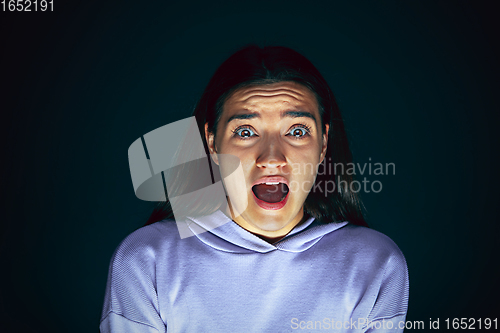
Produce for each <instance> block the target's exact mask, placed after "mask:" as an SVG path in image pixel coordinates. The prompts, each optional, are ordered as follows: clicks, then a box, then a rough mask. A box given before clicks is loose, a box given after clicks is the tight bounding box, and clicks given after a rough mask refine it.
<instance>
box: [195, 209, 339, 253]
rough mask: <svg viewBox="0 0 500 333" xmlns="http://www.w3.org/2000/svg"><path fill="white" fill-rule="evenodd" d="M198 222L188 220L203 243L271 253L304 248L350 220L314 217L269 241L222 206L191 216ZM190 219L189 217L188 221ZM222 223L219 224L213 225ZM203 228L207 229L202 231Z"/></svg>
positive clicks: (219, 247) (238, 251)
mask: <svg viewBox="0 0 500 333" xmlns="http://www.w3.org/2000/svg"><path fill="white" fill-rule="evenodd" d="M187 219H188V220H190V221H192V222H194V223H195V224H196V225H193V224H192V223H187V225H188V226H189V228H190V229H191V230H192V231H193V233H194V234H195V236H193V237H197V238H199V239H200V240H201V241H202V242H203V243H205V244H207V245H209V246H211V247H213V248H215V249H218V250H221V251H225V252H233V253H252V252H260V253H267V252H271V251H286V252H302V251H305V250H307V249H309V248H310V247H311V246H313V245H314V244H316V243H317V242H318V241H319V240H320V239H321V238H322V237H323V236H324V235H326V234H328V233H331V232H333V231H335V230H337V229H339V228H341V227H343V226H345V225H346V224H347V223H348V222H338V223H337V222H331V223H327V224H325V223H319V222H318V221H316V220H315V219H314V218H313V217H311V218H309V219H307V220H306V221H304V223H302V224H300V225H298V226H297V227H295V228H294V229H292V231H290V232H289V233H288V235H287V236H286V237H284V238H282V239H281V240H279V241H278V242H276V243H273V244H271V243H268V242H266V241H265V240H263V239H261V238H259V237H257V236H255V235H254V234H252V233H251V232H249V231H247V230H245V229H243V228H242V227H240V226H239V225H238V224H237V223H236V222H234V221H233V220H231V219H230V218H229V217H228V216H227V215H226V214H224V213H223V212H222V211H221V210H217V211H216V212H214V213H212V214H210V215H206V216H202V217H196V218H193V217H187ZM188 222H189V221H188ZM214 225H219V226H218V227H216V228H213V229H212V228H211V227H210V226H214ZM200 228H202V230H204V231H205V232H201V233H200Z"/></svg>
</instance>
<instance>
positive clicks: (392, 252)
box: [331, 224, 406, 267]
mask: <svg viewBox="0 0 500 333" xmlns="http://www.w3.org/2000/svg"><path fill="white" fill-rule="evenodd" d="M331 236H332V237H333V238H332V242H334V243H335V244H336V247H337V248H338V249H340V250H341V251H342V252H344V253H346V254H350V255H355V256H356V257H359V258H362V259H364V260H371V261H376V262H379V263H380V264H382V262H384V263H386V264H392V265H396V266H404V267H406V260H405V257H404V255H403V252H402V251H401V250H400V248H399V247H398V246H397V245H396V243H395V242H394V241H393V240H392V239H391V238H390V237H388V236H387V235H385V234H383V233H381V232H379V231H376V230H373V229H370V228H367V227H361V226H356V225H353V224H347V225H346V226H344V227H342V228H340V229H338V230H337V231H335V232H333V233H332V235H331Z"/></svg>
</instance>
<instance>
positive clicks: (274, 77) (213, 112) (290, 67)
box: [146, 45, 367, 226]
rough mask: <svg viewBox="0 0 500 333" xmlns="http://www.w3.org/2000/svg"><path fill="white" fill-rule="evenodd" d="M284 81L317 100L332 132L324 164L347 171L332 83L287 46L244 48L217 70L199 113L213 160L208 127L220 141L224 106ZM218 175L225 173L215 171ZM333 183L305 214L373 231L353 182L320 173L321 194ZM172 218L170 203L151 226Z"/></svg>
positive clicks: (310, 201)
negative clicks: (244, 90)
mask: <svg viewBox="0 0 500 333" xmlns="http://www.w3.org/2000/svg"><path fill="white" fill-rule="evenodd" d="M283 81H293V82H297V83H299V84H302V85H303V86H305V87H307V88H309V89H310V90H311V91H312V92H313V93H314V94H315V95H316V98H317V101H318V105H319V113H320V116H321V126H322V130H323V132H324V131H325V130H326V126H325V125H326V124H329V127H330V129H329V132H328V147H327V152H326V155H325V158H324V163H334V164H333V165H343V166H347V164H348V163H352V154H351V151H350V148H349V143H348V140H347V135H346V132H345V129H344V122H343V120H342V116H341V114H340V110H339V107H338V105H337V103H336V101H335V97H334V95H333V92H332V90H331V89H330V87H329V86H328V83H327V82H326V81H325V79H324V78H323V76H322V75H321V74H320V72H319V71H318V70H317V69H316V67H314V65H313V64H312V63H311V62H310V61H309V60H308V59H307V58H305V57H304V56H303V55H301V54H300V53H298V52H297V51H294V50H292V49H290V48H287V47H282V46H267V47H263V48H260V47H258V46H256V45H250V46H247V47H244V48H242V49H240V50H239V51H237V52H236V53H234V54H233V55H232V56H230V57H229V58H228V59H227V60H226V61H224V63H222V65H221V66H220V67H219V68H218V69H217V70H216V72H215V74H214V75H213V76H212V78H211V79H210V82H209V83H208V85H207V87H206V88H205V90H204V92H203V94H202V96H201V98H200V100H199V102H198V104H197V105H196V108H195V110H194V113H193V115H194V116H195V118H196V122H197V125H198V129H199V131H200V134H201V138H202V141H203V144H204V146H205V150H206V154H207V156H209V152H208V146H207V142H206V139H205V135H204V133H205V123H208V130H209V132H211V133H213V134H215V135H216V129H217V124H218V122H219V120H220V118H221V115H222V110H223V105H224V102H225V101H226V99H227V98H228V97H229V96H230V95H231V93H232V92H234V91H235V90H236V89H238V88H241V87H243V86H246V85H250V84H269V83H275V82H283ZM334 169H336V168H334ZM335 171H336V170H335ZM213 172H214V173H216V172H219V171H218V170H213ZM327 181H328V182H332V181H334V182H335V184H336V188H335V191H330V192H329V193H326V192H323V191H313V190H311V191H310V192H309V195H308V197H307V198H306V201H305V203H304V212H305V213H306V214H308V215H310V216H313V217H315V218H316V219H318V220H320V221H322V222H324V223H328V222H332V221H337V222H339V221H349V222H350V223H352V224H356V225H362V226H367V224H366V222H365V220H364V217H363V211H362V209H363V205H362V203H361V200H360V198H359V196H358V193H357V192H353V191H352V190H351V189H352V187H351V184H352V182H353V181H354V179H353V176H352V175H349V174H345V173H344V172H342V173H341V174H335V172H334V174H333V175H329V174H328V173H326V172H324V173H318V175H317V177H316V181H315V185H316V184H318V188H322V189H326V188H325V185H324V184H325V182H327ZM341 185H342V186H341ZM314 188H315V187H313V189H314ZM166 218H173V213H172V207H171V205H170V202H169V200H168V198H167V199H166V201H164V202H160V203H158V204H157V205H156V207H155V208H154V210H153V212H152V214H151V216H150V217H149V219H148V221H147V222H146V225H147V224H151V223H154V222H157V221H161V220H163V219H166Z"/></svg>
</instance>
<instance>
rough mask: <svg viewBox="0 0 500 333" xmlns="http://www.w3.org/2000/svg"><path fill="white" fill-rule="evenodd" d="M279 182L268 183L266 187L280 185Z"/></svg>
mask: <svg viewBox="0 0 500 333" xmlns="http://www.w3.org/2000/svg"><path fill="white" fill-rule="evenodd" d="M278 184H279V182H276V183H266V185H278Z"/></svg>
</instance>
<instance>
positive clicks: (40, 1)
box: [0, 0, 54, 12]
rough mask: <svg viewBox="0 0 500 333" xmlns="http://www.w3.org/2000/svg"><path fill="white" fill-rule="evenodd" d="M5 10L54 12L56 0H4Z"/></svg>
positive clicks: (2, 2) (3, 8)
mask: <svg viewBox="0 0 500 333" xmlns="http://www.w3.org/2000/svg"><path fill="white" fill-rule="evenodd" d="M0 3H1V4H2V10H3V11H4V12H6V11H9V12H45V11H49V12H53V11H54V0H49V1H47V0H2V1H1V2H0Z"/></svg>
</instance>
